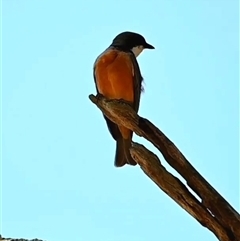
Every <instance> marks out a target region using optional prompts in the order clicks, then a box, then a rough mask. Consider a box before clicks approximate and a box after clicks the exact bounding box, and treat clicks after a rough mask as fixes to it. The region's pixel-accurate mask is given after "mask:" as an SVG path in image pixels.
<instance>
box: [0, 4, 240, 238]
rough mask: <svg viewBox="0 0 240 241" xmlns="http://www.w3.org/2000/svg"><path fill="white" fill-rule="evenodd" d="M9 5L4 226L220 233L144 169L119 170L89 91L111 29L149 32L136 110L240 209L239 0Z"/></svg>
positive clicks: (43, 232)
mask: <svg viewBox="0 0 240 241" xmlns="http://www.w3.org/2000/svg"><path fill="white" fill-rule="evenodd" d="M2 10H3V12H2V27H3V28H2V34H3V45H2V46H3V53H2V60H3V65H2V67H3V73H2V77H3V82H2V103H3V105H2V116H3V118H2V121H3V125H2V126H3V134H2V136H3V139H2V143H3V146H2V148H3V154H2V213H1V215H2V222H1V223H2V226H1V234H2V235H4V236H8V237H23V238H35V237H37V238H41V239H45V240H47V241H66V240H71V241H81V240H83V241H123V240H127V241H128V240H129V241H130V240H131V241H149V240H165V241H175V240H184V241H192V240H194V241H202V240H204V241H214V240H216V238H215V236H214V235H213V234H212V233H211V232H210V231H208V230H207V229H205V228H204V227H202V226H201V225H200V224H199V223H198V222H197V221H196V220H195V219H193V218H192V217H191V216H190V215H189V214H187V213H186V212H185V211H184V210H183V209H181V208H180V207H179V206H178V205H177V204H176V203H175V202H174V201H172V200H171V199H170V198H169V197H168V196H167V195H166V194H165V193H163V192H162V191H161V190H160V189H159V188H158V187H157V186H156V185H155V184H154V183H153V182H152V181H151V180H150V179H149V178H148V177H147V176H145V175H144V174H143V172H142V171H141V169H140V168H139V167H129V166H126V167H124V168H119V169H118V168H115V167H114V165H113V162H114V154H115V143H114V141H113V140H112V138H111V136H110V134H109V133H108V130H107V127H106V124H105V121H104V119H103V117H102V114H101V112H100V111H99V109H97V108H96V107H95V106H94V105H93V104H92V103H91V102H90V100H89V99H88V95H89V94H92V93H95V86H94V82H93V77H92V66H93V62H94V60H95V58H96V57H97V56H98V55H99V54H100V53H101V52H102V51H103V50H104V49H105V48H106V47H108V46H109V44H110V43H111V41H112V39H113V38H114V37H115V35H116V34H118V33H120V32H121V31H125V30H131V31H135V32H138V33H140V34H142V35H144V36H145V38H146V40H147V41H148V42H149V43H151V44H152V45H154V46H155V48H156V49H155V50H145V51H144V52H143V53H142V54H141V55H140V57H139V58H138V62H139V64H140V67H141V71H142V74H143V76H144V78H145V85H144V87H145V93H144V94H143V95H142V99H141V105H140V111H139V114H140V115H141V116H144V117H146V118H148V119H150V120H151V121H152V122H153V123H154V124H156V125H157V126H158V127H159V128H160V129H161V130H162V131H163V132H164V133H165V134H166V135H167V136H168V137H169V138H170V139H171V140H172V141H173V142H174V143H175V144H176V145H177V146H178V147H179V149H180V150H181V151H182V152H183V153H184V155H185V156H186V157H187V158H188V159H189V161H190V162H191V163H192V165H193V166H195V167H196V168H197V169H198V170H199V172H200V173H201V174H202V175H203V176H204V177H205V178H206V179H207V180H208V181H209V182H210V183H211V184H212V185H213V186H214V187H215V188H216V189H217V190H218V191H219V192H220V193H221V194H222V195H223V196H224V197H225V198H226V199H227V200H228V201H229V202H230V203H231V204H232V205H233V207H234V208H236V209H237V210H238V211H239V197H240V195H239V83H238V81H239V75H238V70H239V59H238V54H239V46H238V44H239V41H238V31H239V26H238V14H239V13H238V11H239V7H238V1H237V0H194V1H193V0H181V1H179V0H121V1H109V0H101V1H97V0H68V1H61V0H51V1H50V0H21V1H19V0H3V2H2ZM134 140H135V141H137V142H140V143H143V144H144V145H146V147H148V148H149V149H150V150H152V151H154V152H155V153H156V154H158V155H159V156H160V154H159V152H158V151H157V150H156V149H155V148H154V147H153V146H152V145H151V144H149V143H147V142H146V141H145V140H143V139H142V138H138V137H136V136H134ZM160 157H161V156H160ZM161 160H162V162H163V164H164V166H166V167H167V169H168V170H170V171H172V169H171V168H170V167H169V166H168V165H167V164H166V162H165V161H164V160H163V158H161ZM173 173H175V172H173Z"/></svg>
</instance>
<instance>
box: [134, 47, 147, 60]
mask: <svg viewBox="0 0 240 241" xmlns="http://www.w3.org/2000/svg"><path fill="white" fill-rule="evenodd" d="M143 49H144V48H143V46H142V45H140V46H136V47H133V48H132V52H133V53H134V55H135V57H136V58H137V56H138V55H139V54H140V53H141V52H142V51H143Z"/></svg>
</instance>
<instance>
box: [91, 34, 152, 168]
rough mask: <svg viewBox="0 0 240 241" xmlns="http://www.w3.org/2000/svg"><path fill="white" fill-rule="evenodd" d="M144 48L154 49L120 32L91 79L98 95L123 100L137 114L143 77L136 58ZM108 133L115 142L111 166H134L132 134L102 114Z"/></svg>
mask: <svg viewBox="0 0 240 241" xmlns="http://www.w3.org/2000/svg"><path fill="white" fill-rule="evenodd" d="M144 49H155V47H154V46H152V45H151V44H149V43H147V42H146V40H145V38H144V37H143V36H142V35H141V34H139V33H135V32H130V31H125V32H122V33H119V34H118V35H117V36H116V37H115V38H114V39H113V40H112V43H111V44H110V46H109V47H107V49H105V50H104V51H103V52H102V53H101V54H100V55H99V56H98V57H97V58H96V60H95V62H94V65H93V77H94V82H95V87H96V91H97V95H102V96H104V97H105V98H107V99H119V100H124V101H126V102H127V103H129V104H130V105H131V107H132V108H133V109H134V111H136V113H137V112H138V110H139V105H140V95H141V92H142V89H143V88H142V82H143V77H142V75H141V71H140V68H139V65H138V62H137V57H138V56H139V55H140V54H141V52H142V51H143V50H144ZM103 116H104V118H105V121H106V123H107V127H108V130H109V132H110V134H111V136H112V138H113V139H114V140H115V141H116V152H115V159H114V165H115V167H122V166H124V165H125V164H128V165H131V166H135V165H136V164H137V163H136V162H135V161H134V160H133V158H132V156H131V154H130V147H131V145H132V136H133V132H132V131H131V130H129V129H127V128H125V127H124V126H118V125H117V124H115V123H114V122H112V121H111V120H110V119H109V118H107V117H106V116H105V115H104V114H103Z"/></svg>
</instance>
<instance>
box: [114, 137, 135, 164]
mask: <svg viewBox="0 0 240 241" xmlns="http://www.w3.org/2000/svg"><path fill="white" fill-rule="evenodd" d="M131 143H132V140H131V138H129V139H123V138H120V139H118V140H117V141H116V154H115V163H114V164H115V166H116V167H122V166H124V165H125V164H129V165H132V166H135V165H137V163H136V162H135V161H134V160H133V158H132V156H131V154H130V147H131Z"/></svg>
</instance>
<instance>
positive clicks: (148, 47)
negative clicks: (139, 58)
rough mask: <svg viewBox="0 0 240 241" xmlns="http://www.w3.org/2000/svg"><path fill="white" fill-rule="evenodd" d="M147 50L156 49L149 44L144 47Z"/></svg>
mask: <svg viewBox="0 0 240 241" xmlns="http://www.w3.org/2000/svg"><path fill="white" fill-rule="evenodd" d="M144 48H145V49H155V48H154V47H153V46H152V45H151V44H148V43H147V42H146V43H145V45H144Z"/></svg>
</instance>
